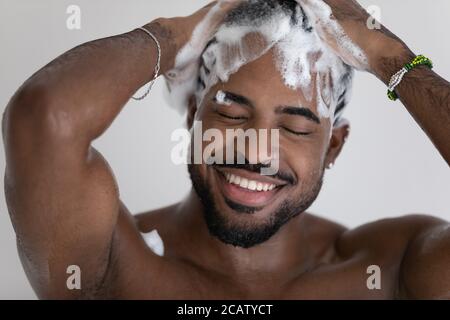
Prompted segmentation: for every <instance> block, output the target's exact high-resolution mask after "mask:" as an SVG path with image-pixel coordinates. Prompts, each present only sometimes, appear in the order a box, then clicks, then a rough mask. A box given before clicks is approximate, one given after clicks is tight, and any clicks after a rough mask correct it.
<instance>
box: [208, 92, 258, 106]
mask: <svg viewBox="0 0 450 320" xmlns="http://www.w3.org/2000/svg"><path fill="white" fill-rule="evenodd" d="M223 93H224V94H225V99H227V100H229V101H231V102H234V103H236V104H240V105H242V106H247V107H250V108H252V109H254V108H255V105H254V104H253V102H251V101H250V100H249V99H247V98H246V97H244V96H241V95H239V94H235V93H231V92H228V91H223ZM215 99H216V98H215V97H214V100H215Z"/></svg>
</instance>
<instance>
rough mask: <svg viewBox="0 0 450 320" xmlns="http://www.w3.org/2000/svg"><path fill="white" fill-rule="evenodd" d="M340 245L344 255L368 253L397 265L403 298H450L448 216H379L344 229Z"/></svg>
mask: <svg viewBox="0 0 450 320" xmlns="http://www.w3.org/2000/svg"><path fill="white" fill-rule="evenodd" d="M337 247H338V251H339V252H340V254H342V255H343V256H350V255H352V254H354V253H355V252H359V253H365V254H367V255H369V256H371V257H372V258H373V259H374V261H383V262H386V263H387V264H389V265H390V266H392V267H394V268H395V269H396V270H397V273H398V283H399V289H398V290H399V292H398V295H399V297H400V298H424V299H436V298H450V225H449V223H448V222H446V221H444V220H441V219H438V218H435V217H432V216H427V215H417V214H416V215H406V216H402V217H398V218H389V219H383V220H379V221H376V222H372V223H368V224H365V225H362V226H360V227H358V228H355V229H352V230H348V231H346V232H344V233H343V234H342V235H341V237H340V239H339V241H338V243H337ZM377 259H378V260H377Z"/></svg>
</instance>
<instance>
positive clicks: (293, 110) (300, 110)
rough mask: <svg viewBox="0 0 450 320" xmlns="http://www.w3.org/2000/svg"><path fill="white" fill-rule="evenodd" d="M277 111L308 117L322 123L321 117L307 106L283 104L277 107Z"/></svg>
mask: <svg viewBox="0 0 450 320" xmlns="http://www.w3.org/2000/svg"><path fill="white" fill-rule="evenodd" d="M276 113H278V114H280V113H284V114H288V115H291V116H300V117H305V118H306V119H308V120H310V121H313V122H315V123H317V124H320V119H319V117H318V116H316V114H315V113H314V112H312V111H311V110H310V109H308V108H305V107H291V106H281V107H278V108H277V111H276Z"/></svg>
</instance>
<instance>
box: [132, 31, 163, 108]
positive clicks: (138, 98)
mask: <svg viewBox="0 0 450 320" xmlns="http://www.w3.org/2000/svg"><path fill="white" fill-rule="evenodd" d="M136 30H141V31H144V32H145V33H146V34H148V35H149V36H150V37H151V38H152V39H153V40H154V41H155V43H156V47H157V48H158V60H157V63H156V66H155V75H154V76H153V80H151V81H150V82H149V86H148V89H147V91H146V92H145V93H144V94H143V95H142V96H140V97H132V99H133V100H136V101H142V100H144V99H145V98H146V97H147V96H148V94H149V93H150V91H151V90H152V88H153V85H154V84H155V81H156V79H157V78H158V76H159V71H160V70H161V45H160V44H159V41H158V39H157V38H156V37H155V36H154V35H153V33H151V32H150V31H149V30H147V29H145V28H144V27H140V28H137V29H136Z"/></svg>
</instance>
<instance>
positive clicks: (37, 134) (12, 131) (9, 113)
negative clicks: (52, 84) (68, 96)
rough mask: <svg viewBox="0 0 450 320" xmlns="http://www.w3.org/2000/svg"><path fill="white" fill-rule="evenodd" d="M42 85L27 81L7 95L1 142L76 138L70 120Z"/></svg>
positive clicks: (48, 90) (49, 90)
mask: <svg viewBox="0 0 450 320" xmlns="http://www.w3.org/2000/svg"><path fill="white" fill-rule="evenodd" d="M57 100H58V99H57V98H56V97H55V96H54V95H53V94H52V91H51V89H50V88H48V86H46V85H45V84H38V83H34V82H33V81H28V83H26V84H24V85H23V86H22V87H21V88H20V89H19V90H18V91H17V92H16V93H15V94H14V96H13V97H12V98H11V100H10V102H9V103H8V105H7V107H6V109H5V112H4V114H3V121H2V133H3V140H4V143H5V145H8V144H10V143H12V142H13V141H14V142H13V143H14V144H17V143H20V141H25V140H26V141H28V143H29V142H33V141H36V140H37V139H39V141H40V142H42V141H46V142H51V141H54V142H58V141H61V142H63V141H65V142H67V140H68V139H74V138H75V137H76V134H75V130H74V121H72V119H71V117H70V114H69V113H68V112H67V111H66V110H65V109H64V108H63V107H64V106H63V105H61V104H59V103H58V101H57Z"/></svg>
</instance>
